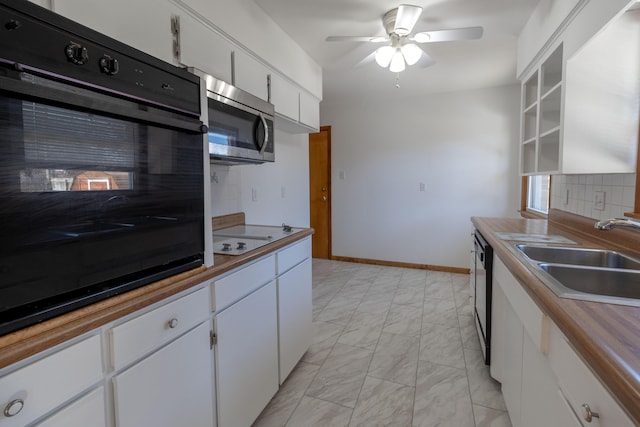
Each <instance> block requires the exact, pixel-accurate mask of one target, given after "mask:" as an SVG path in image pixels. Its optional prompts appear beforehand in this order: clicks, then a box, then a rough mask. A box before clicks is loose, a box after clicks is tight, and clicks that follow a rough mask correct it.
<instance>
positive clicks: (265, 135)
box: [260, 113, 269, 155]
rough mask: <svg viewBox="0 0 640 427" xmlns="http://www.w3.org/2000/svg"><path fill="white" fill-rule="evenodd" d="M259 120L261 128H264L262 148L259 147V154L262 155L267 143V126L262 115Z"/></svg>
mask: <svg viewBox="0 0 640 427" xmlns="http://www.w3.org/2000/svg"><path fill="white" fill-rule="evenodd" d="M260 120H262V126H264V142H263V143H262V147H260V154H261V155H262V154H264V150H265V149H266V148H267V144H268V143H269V125H268V124H267V119H265V118H264V115H262V113H260Z"/></svg>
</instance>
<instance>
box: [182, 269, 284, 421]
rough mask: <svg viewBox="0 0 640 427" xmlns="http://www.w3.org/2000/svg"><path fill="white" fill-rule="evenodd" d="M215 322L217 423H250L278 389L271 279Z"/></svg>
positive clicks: (273, 283)
mask: <svg viewBox="0 0 640 427" xmlns="http://www.w3.org/2000/svg"><path fill="white" fill-rule="evenodd" d="M215 323H216V331H217V332H216V333H217V337H218V344H217V346H216V363H217V370H216V371H217V378H218V384H217V393H218V403H219V405H218V417H219V421H220V423H219V425H220V426H224V427H235V426H249V425H251V423H252V422H253V421H254V420H255V419H256V418H257V417H258V415H259V414H260V412H261V411H262V409H263V408H264V407H265V406H266V405H267V404H268V403H269V400H271V397H273V395H274V394H275V393H276V391H277V390H278V320H277V300H276V282H275V281H271V282H269V283H268V284H266V285H265V286H263V287H261V288H260V289H258V290H256V291H255V292H253V293H251V294H250V295H248V296H246V297H244V298H243V299H241V300H240V301H238V302H236V303H235V304H233V305H231V306H229V307H227V308H226V309H224V310H222V311H221V312H220V313H217V314H216V316H215ZM182 425H187V424H182Z"/></svg>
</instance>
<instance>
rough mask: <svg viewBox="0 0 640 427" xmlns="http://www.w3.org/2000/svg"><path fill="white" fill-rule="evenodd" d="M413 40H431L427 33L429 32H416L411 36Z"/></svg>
mask: <svg viewBox="0 0 640 427" xmlns="http://www.w3.org/2000/svg"><path fill="white" fill-rule="evenodd" d="M413 40H414V41H416V42H417V43H426V42H428V41H429V40H431V36H430V35H429V33H418V34H416V35H415V36H413Z"/></svg>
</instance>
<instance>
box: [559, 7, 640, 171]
mask: <svg viewBox="0 0 640 427" xmlns="http://www.w3.org/2000/svg"><path fill="white" fill-rule="evenodd" d="M639 59H640V10H633V11H629V12H626V13H623V14H622V15H621V16H620V17H619V18H617V19H616V20H615V21H614V22H612V23H611V24H610V25H609V26H607V28H605V29H604V30H603V31H602V32H600V33H599V34H598V35H596V36H595V37H594V38H593V39H592V40H590V41H589V42H588V43H587V44H586V45H585V46H584V47H583V48H582V49H580V50H579V51H578V52H576V54H575V55H573V56H572V57H571V58H569V59H568V60H567V63H566V77H565V78H566V88H565V109H564V133H563V164H562V171H563V172H564V173H584V172H585V171H588V172H589V173H635V171H636V152H637V146H638V118H639V117H640V108H639V101H640V79H638V76H640V60H639Z"/></svg>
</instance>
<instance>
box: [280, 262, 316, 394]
mask: <svg viewBox="0 0 640 427" xmlns="http://www.w3.org/2000/svg"><path fill="white" fill-rule="evenodd" d="M312 311H313V307H312V297H311V259H309V258H307V259H306V260H305V261H303V262H302V263H301V264H298V265H297V266H295V267H293V268H292V269H291V270H289V271H288V272H286V273H284V274H283V275H282V276H280V277H278V332H279V340H278V348H279V354H280V358H279V361H280V384H282V383H283V382H284V380H285V379H286V378H287V376H288V375H289V374H290V373H291V371H292V370H293V368H294V367H295V366H296V364H297V363H298V361H299V360H300V359H301V358H302V355H303V354H304V353H305V351H307V349H308V348H309V345H311V337H312V334H313V331H312V321H311V313H312Z"/></svg>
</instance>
